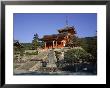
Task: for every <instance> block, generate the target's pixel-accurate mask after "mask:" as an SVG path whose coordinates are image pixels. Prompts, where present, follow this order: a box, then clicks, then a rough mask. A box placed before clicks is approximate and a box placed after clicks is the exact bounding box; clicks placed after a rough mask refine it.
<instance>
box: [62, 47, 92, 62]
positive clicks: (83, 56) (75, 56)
mask: <svg viewBox="0 0 110 88" xmlns="http://www.w3.org/2000/svg"><path fill="white" fill-rule="evenodd" d="M91 56H92V55H91V54H89V53H87V52H86V51H85V50H84V49H78V48H77V49H70V50H68V51H67V52H65V53H64V60H65V61H67V62H69V63H73V62H78V61H80V60H81V61H85V60H86V61H88V59H91Z"/></svg>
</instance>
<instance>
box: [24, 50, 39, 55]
mask: <svg viewBox="0 0 110 88" xmlns="http://www.w3.org/2000/svg"><path fill="white" fill-rule="evenodd" d="M26 55H38V51H36V52H31V53H30V52H26Z"/></svg>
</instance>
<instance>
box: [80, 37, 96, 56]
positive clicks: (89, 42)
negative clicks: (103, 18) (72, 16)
mask: <svg viewBox="0 0 110 88" xmlns="http://www.w3.org/2000/svg"><path fill="white" fill-rule="evenodd" d="M80 40H81V47H82V48H83V49H85V50H86V51H87V52H88V53H91V54H92V55H93V56H94V57H95V58H97V37H96V36H95V37H86V38H81V39H80Z"/></svg>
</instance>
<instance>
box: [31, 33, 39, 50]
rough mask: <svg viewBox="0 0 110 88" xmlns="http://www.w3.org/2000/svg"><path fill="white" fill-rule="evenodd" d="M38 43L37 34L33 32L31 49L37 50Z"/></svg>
mask: <svg viewBox="0 0 110 88" xmlns="http://www.w3.org/2000/svg"><path fill="white" fill-rule="evenodd" d="M38 43H39V36H38V34H37V33H36V34H34V37H33V40H32V49H34V50H37V48H38V45H39V44H38Z"/></svg>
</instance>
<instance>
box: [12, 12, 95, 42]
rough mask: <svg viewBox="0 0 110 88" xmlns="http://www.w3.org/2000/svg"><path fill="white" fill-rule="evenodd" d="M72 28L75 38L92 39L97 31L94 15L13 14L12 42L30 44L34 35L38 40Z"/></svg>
mask: <svg viewBox="0 0 110 88" xmlns="http://www.w3.org/2000/svg"><path fill="white" fill-rule="evenodd" d="M66 20H68V26H74V27H75V31H76V32H77V34H76V36H78V37H80V38H82V37H92V36H95V35H96V31H97V14H96V13H14V15H13V21H14V29H13V30H14V40H19V42H22V43H31V42H32V39H33V37H34V34H35V33H37V34H38V36H39V38H42V37H43V35H51V34H58V31H57V30H59V29H61V28H64V27H66Z"/></svg>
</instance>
